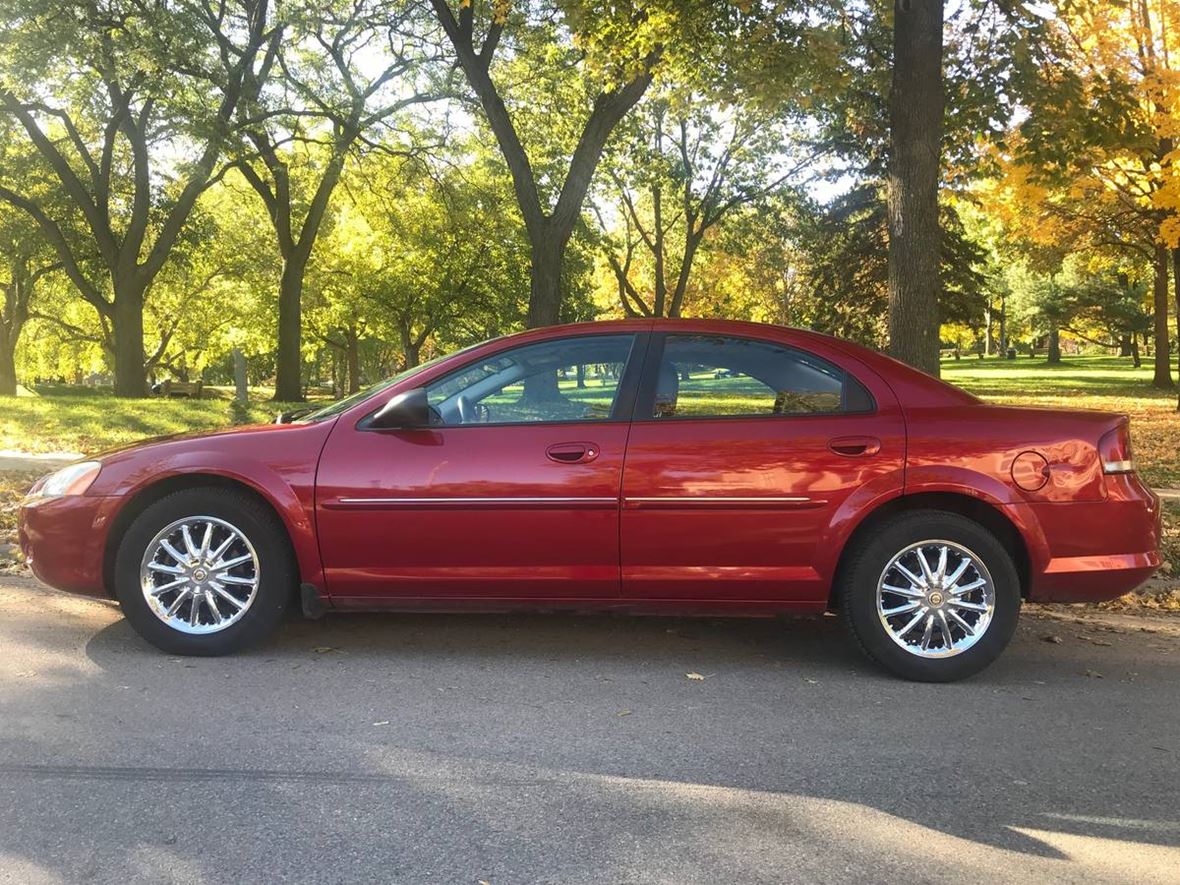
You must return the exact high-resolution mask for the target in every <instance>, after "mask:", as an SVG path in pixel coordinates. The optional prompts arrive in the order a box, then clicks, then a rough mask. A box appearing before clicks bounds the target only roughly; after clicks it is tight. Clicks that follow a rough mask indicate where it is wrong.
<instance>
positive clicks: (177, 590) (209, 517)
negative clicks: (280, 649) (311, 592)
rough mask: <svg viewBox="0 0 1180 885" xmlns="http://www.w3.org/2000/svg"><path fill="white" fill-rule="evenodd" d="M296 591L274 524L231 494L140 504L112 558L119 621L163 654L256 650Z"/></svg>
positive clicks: (249, 500) (207, 491)
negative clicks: (122, 617)
mask: <svg viewBox="0 0 1180 885" xmlns="http://www.w3.org/2000/svg"><path fill="white" fill-rule="evenodd" d="M296 584H297V578H296V570H295V566H294V562H293V559H292V555H291V550H290V544H289V543H288V540H287V537H286V534H285V532H284V529H283V526H282V524H281V523H280V522H279V520H278V518H277V517H276V516H275V515H274V513H273V512H272V511H271V510H270V509H269V508H268V507H267V506H266V505H264V504H263V503H262V502H261V501H258V500H257V499H255V498H254V497H253V496H251V495H249V494H247V493H245V492H238V491H234V490H226V489H220V488H219V489H213V488H193V489H183V490H181V491H178V492H173V493H172V494H170V495H167V496H165V497H163V498H161V499H160V500H159V501H156V502H154V503H153V504H150V505H149V506H148V507H147V508H146V509H145V510H144V511H143V513H141V514H139V516H137V517H136V518H135V520H134V521H133V522H132V523H131V525H130V527H129V528H128V529H127V532H126V534H124V536H123V538H122V540H121V541H120V543H119V550H118V553H117V554H116V557H115V597H116V598H117V599H118V600H119V605H120V607H121V608H122V609H123V614H124V615H125V616H126V618H127V620H128V621H130V622H131V625H132V626H133V627H134V628H135V630H136V632H138V633H139V634H140V635H141V636H142V637H143V638H144V639H146V640H147V641H148V642H150V643H151V644H152V645H154V646H156V647H157V648H160V649H162V650H163V651H166V652H169V653H171V654H181V655H222V654H229V653H230V652H234V651H237V650H238V649H241V648H243V647H245V646H247V645H250V644H253V643H255V642H257V641H259V640H261V639H262V638H263V637H265V636H266V635H267V634H268V633H270V631H271V630H273V629H274V627H275V626H276V625H277V624H278V622H279V620H280V619H281V618H282V616H283V612H284V611H285V609H286V608H287V605H288V603H289V602H290V600H291V599H292V597H293V595H294V590H295V586H296Z"/></svg>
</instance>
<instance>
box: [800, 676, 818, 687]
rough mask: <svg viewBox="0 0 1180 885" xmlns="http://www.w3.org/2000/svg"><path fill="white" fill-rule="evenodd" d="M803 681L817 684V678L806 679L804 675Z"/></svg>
mask: <svg viewBox="0 0 1180 885" xmlns="http://www.w3.org/2000/svg"><path fill="white" fill-rule="evenodd" d="M803 681H804V682H806V683H807V684H808V685H819V680H818V679H808V678H807V677H806V676H804V677H803Z"/></svg>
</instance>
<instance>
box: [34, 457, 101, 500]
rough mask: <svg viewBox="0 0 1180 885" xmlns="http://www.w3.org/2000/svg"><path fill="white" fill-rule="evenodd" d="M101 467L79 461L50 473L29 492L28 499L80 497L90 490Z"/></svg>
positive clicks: (97, 463) (94, 462)
mask: <svg viewBox="0 0 1180 885" xmlns="http://www.w3.org/2000/svg"><path fill="white" fill-rule="evenodd" d="M101 468H102V465H101V464H100V463H99V462H98V461H79V462H78V463H77V464H70V465H69V466H68V467H63V468H62V469H61V470H58V471H57V472H56V473H51V474H49V476H47V477H45V478H44V479H43V480H41V481H40V482H38V483H37V484H36V485H35V486H33V488H32V489H31V490H30V491H29V497H30V498H60V497H62V496H63V495H81V494H83V493H85V491H86V490H87V489H88V488H90V484H91V483H92V482H94V480H95V478H96V477H97V476H98V471H99V470H100V469H101Z"/></svg>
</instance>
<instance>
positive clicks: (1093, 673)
mask: <svg viewBox="0 0 1180 885" xmlns="http://www.w3.org/2000/svg"><path fill="white" fill-rule="evenodd" d="M1086 675H1087V676H1089V677H1090V678H1091V679H1102V678H1103V677H1102V674H1101V673H1099V672H1098V671H1097V670H1087V671H1086Z"/></svg>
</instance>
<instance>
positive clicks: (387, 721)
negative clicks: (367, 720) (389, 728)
mask: <svg viewBox="0 0 1180 885" xmlns="http://www.w3.org/2000/svg"><path fill="white" fill-rule="evenodd" d="M373 724H374V725H388V724H389V720H388V719H382V720H381V721H380V722H374V723H373Z"/></svg>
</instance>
